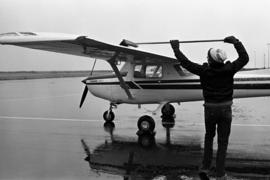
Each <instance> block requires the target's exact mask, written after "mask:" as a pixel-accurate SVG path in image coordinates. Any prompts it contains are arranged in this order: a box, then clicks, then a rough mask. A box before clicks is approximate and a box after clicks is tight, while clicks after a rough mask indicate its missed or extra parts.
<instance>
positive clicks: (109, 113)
mask: <svg viewBox="0 0 270 180" xmlns="http://www.w3.org/2000/svg"><path fill="white" fill-rule="evenodd" d="M114 118H115V115H114V113H113V112H112V111H110V110H108V111H105V112H104V113H103V119H104V120H105V121H106V122H112V121H113V120H114Z"/></svg>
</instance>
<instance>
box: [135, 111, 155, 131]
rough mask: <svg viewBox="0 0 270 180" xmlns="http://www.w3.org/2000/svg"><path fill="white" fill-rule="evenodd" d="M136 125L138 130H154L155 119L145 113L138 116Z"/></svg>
mask: <svg viewBox="0 0 270 180" xmlns="http://www.w3.org/2000/svg"><path fill="white" fill-rule="evenodd" d="M137 126H138V129H139V130H140V131H154V129H155V121H154V119H153V118H152V117H151V116H147V115H145V116H142V117H140V118H139V120H138V123H137Z"/></svg>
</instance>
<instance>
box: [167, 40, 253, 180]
mask: <svg viewBox="0 0 270 180" xmlns="http://www.w3.org/2000/svg"><path fill="white" fill-rule="evenodd" d="M224 42H225V43H230V44H233V45H234V47H235V49H236V51H237V53H238V56H239V57H238V58H237V59H236V60H235V61H233V62H230V61H227V62H226V63H224V61H225V60H226V59H227V56H226V53H225V52H224V51H223V50H221V49H215V48H210V49H209V51H208V53H207V63H204V64H203V65H200V64H197V63H194V62H191V61H190V60H189V59H188V58H187V57H186V56H185V55H184V54H183V53H182V52H181V51H180V49H179V41H178V40H171V41H170V44H171V47H172V49H173V52H174V54H175V57H176V58H177V59H178V60H179V62H180V65H181V66H183V67H184V68H185V69H187V70H188V71H190V72H191V73H193V74H196V75H198V76H199V77H200V83H201V87H202V91H203V97H204V116H205V131H206V133H205V138H204V154H203V161H202V167H201V170H200V173H199V175H200V177H205V179H207V178H208V175H207V174H208V172H209V170H210V167H211V163H212V156H213V140H214V137H215V134H216V131H217V138H218V150H217V155H216V177H217V179H220V180H222V179H226V174H225V160H226V153H227V147H228V142H229V136H230V132H231V122H232V108H231V106H232V103H233V84H234V79H233V77H234V75H235V74H236V73H237V72H238V71H240V70H241V69H242V68H243V67H244V66H245V65H246V64H247V63H248V61H249V56H248V53H247V51H246V50H245V47H244V46H243V44H242V43H241V41H239V40H238V39H237V38H235V37H234V36H229V37H226V38H225V39H224Z"/></svg>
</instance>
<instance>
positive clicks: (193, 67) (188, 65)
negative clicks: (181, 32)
mask: <svg viewBox="0 0 270 180" xmlns="http://www.w3.org/2000/svg"><path fill="white" fill-rule="evenodd" d="M170 43H171V46H172V49H173V52H174V55H175V57H176V58H177V60H179V62H180V65H181V66H183V67H184V68H185V69H187V70H188V71H190V72H191V73H193V74H196V75H198V76H200V75H201V74H202V72H203V66H202V65H199V64H197V63H194V62H191V61H190V60H189V59H188V58H187V57H186V56H185V55H184V54H183V53H182V52H181V51H180V49H179V41H178V40H171V41H170Z"/></svg>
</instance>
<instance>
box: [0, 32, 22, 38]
mask: <svg viewBox="0 0 270 180" xmlns="http://www.w3.org/2000/svg"><path fill="white" fill-rule="evenodd" d="M1 36H18V34H17V33H15V32H10V33H3V34H0V37H1Z"/></svg>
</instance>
